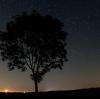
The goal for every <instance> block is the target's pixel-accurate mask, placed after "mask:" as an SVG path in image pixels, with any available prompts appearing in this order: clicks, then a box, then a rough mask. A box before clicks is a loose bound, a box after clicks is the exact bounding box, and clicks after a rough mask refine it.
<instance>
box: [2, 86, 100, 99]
mask: <svg viewBox="0 0 100 99" xmlns="http://www.w3.org/2000/svg"><path fill="white" fill-rule="evenodd" d="M3 97H4V98H10V99H11V98H29V99H30V98H34V99H35V98H54V97H56V98H57V97H59V98H63V97H64V98H67V99H70V98H71V97H73V98H75V97H76V98H78V97H81V98H86V97H89V98H93V97H95V98H96V97H97V98H96V99H99V98H100V88H91V89H80V90H72V91H49V92H39V93H34V92H29V93H2V92H1V93H0V99H1V98H3Z"/></svg>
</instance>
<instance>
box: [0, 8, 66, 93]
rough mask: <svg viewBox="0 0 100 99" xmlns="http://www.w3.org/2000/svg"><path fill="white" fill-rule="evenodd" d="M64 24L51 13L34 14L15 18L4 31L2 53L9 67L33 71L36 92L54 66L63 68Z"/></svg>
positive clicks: (64, 58)
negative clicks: (44, 14) (48, 14)
mask: <svg viewBox="0 0 100 99" xmlns="http://www.w3.org/2000/svg"><path fill="white" fill-rule="evenodd" d="M62 28H63V24H62V23H61V22H60V21H59V20H58V19H56V18H53V17H51V16H41V15H40V14H39V13H37V12H36V11H35V10H34V11H33V12H32V13H31V14H25V13H24V14H22V15H17V16H15V17H13V20H12V21H10V22H9V23H8V24H7V31H6V32H1V34H0V53H1V56H2V60H3V61H7V64H8V67H9V70H14V69H15V68H18V69H21V70H22V71H25V70H27V69H30V70H31V78H32V80H34V84H35V92H38V83H39V82H40V81H41V80H42V78H43V76H44V75H45V74H46V73H47V72H49V71H50V70H51V69H56V68H59V69H62V66H63V64H64V61H65V60H66V49H65V45H66V42H65V40H66V33H65V32H64V31H63V30H62Z"/></svg>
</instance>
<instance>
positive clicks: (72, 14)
mask: <svg viewBox="0 0 100 99" xmlns="http://www.w3.org/2000/svg"><path fill="white" fill-rule="evenodd" d="M99 5H100V0H0V30H3V31H5V30H6V23H7V22H9V21H10V20H11V17H12V16H14V15H18V14H22V12H24V11H27V12H31V11H32V10H33V9H36V10H37V11H39V12H40V13H41V14H42V15H47V14H49V15H52V16H53V17H57V18H58V19H60V20H61V21H62V22H63V23H64V30H65V31H66V32H68V34H69V35H68V39H67V43H68V45H67V47H66V49H67V51H68V55H67V57H68V60H69V61H68V62H66V63H65V65H64V67H63V70H53V71H52V72H50V73H48V74H47V75H45V77H44V80H43V81H42V82H41V83H40V84H39V89H40V91H49V90H74V89H80V88H90V87H100V76H99V75H100V6H99ZM6 65H7V64H6V62H2V61H1V60H0V91H4V90H5V89H8V90H9V91H12V92H13V91H32V90H34V83H33V81H32V80H31V79H30V76H29V74H30V72H29V71H27V72H20V71H18V70H15V71H11V72H9V71H8V69H7V66H6Z"/></svg>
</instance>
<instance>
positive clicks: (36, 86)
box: [34, 80, 38, 92]
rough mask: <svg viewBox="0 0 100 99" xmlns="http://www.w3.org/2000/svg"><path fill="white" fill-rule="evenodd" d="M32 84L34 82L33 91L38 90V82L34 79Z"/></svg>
mask: <svg viewBox="0 0 100 99" xmlns="http://www.w3.org/2000/svg"><path fill="white" fill-rule="evenodd" d="M34 84H35V92H38V82H37V80H34Z"/></svg>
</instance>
